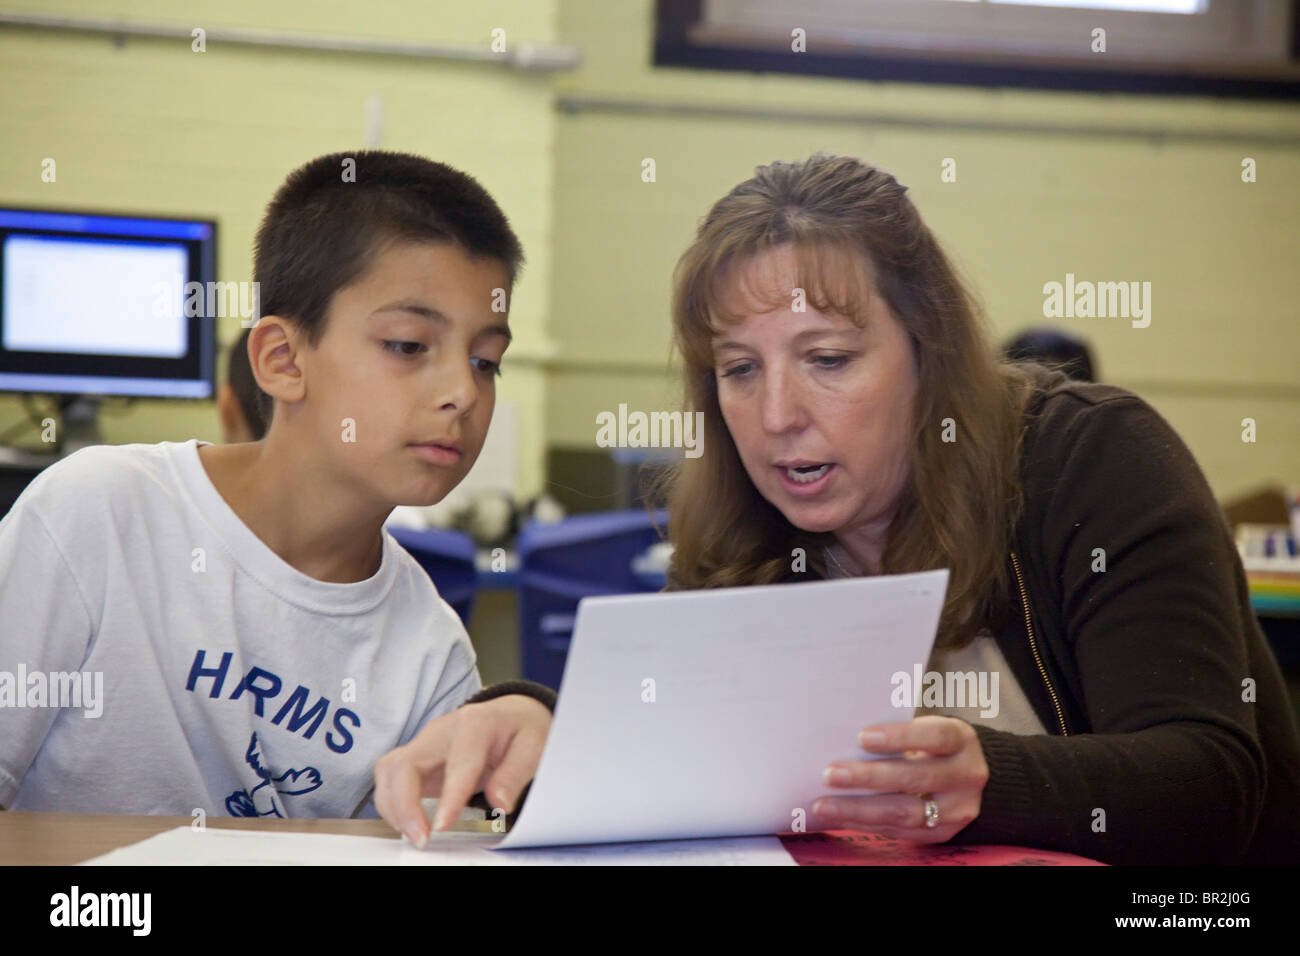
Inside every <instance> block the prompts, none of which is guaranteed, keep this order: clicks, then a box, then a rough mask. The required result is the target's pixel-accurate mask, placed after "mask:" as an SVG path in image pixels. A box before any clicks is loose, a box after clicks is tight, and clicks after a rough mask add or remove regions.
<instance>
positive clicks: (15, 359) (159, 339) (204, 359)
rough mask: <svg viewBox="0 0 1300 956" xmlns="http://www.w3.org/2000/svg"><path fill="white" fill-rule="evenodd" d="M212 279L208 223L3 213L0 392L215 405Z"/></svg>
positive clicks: (216, 307) (222, 298) (219, 304)
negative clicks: (194, 401)
mask: <svg viewBox="0 0 1300 956" xmlns="http://www.w3.org/2000/svg"><path fill="white" fill-rule="evenodd" d="M215 279H216V225H215V224H214V223H212V222H210V221H205V220H177V219H154V218H144V217H135V216H108V215H88V214H78V213H67V212H51V211H40V210H32V209H27V210H24V209H0V391H9V392H42V393H48V394H60V395H126V396H136V397H152V398H211V397H212V395H213V389H214V369H215V362H216V349H217V341H216V318H217V316H218V315H220V314H225V313H226V310H228V309H230V308H232V305H231V301H230V300H231V296H230V292H231V291H232V289H227V288H223V287H225V286H229V287H233V292H234V303H233V308H234V309H235V310H238V309H239V307H240V302H239V291H240V290H239V288H238V287H237V285H236V284H235V283H218V282H216V281H215ZM243 285H247V283H244V284H243ZM214 293H216V294H214ZM248 298H249V296H248V294H247V292H245V299H248ZM243 304H244V305H248V304H249V303H248V302H247V301H245V302H244V303H243ZM253 304H254V305H255V302H254V303H253Z"/></svg>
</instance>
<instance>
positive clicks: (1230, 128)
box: [548, 0, 1300, 497]
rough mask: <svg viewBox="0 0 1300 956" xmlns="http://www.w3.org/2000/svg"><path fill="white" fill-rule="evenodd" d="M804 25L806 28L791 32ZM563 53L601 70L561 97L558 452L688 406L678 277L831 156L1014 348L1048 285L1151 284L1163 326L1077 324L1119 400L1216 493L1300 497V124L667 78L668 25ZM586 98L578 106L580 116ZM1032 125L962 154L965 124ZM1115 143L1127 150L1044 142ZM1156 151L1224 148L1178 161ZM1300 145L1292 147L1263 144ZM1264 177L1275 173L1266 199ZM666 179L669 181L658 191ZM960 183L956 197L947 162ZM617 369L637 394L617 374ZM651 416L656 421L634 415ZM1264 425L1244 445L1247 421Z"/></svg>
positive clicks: (996, 97)
mask: <svg viewBox="0 0 1300 956" xmlns="http://www.w3.org/2000/svg"><path fill="white" fill-rule="evenodd" d="M792 23H794V25H797V22H795V21H793V20H792ZM559 36H560V39H561V40H562V41H563V42H566V43H572V44H576V45H578V46H579V47H581V48H582V50H583V55H584V64H583V67H582V68H581V69H580V70H579V71H576V72H573V73H569V74H566V75H564V76H561V77H558V78H557V80H556V87H557V96H558V97H559V99H560V104H561V105H565V103H566V102H567V103H568V107H569V108H567V109H562V110H561V113H560V119H559V133H558V144H559V149H558V153H557V156H556V176H557V179H556V182H557V194H556V203H557V208H558V209H559V210H562V211H563V212H562V213H561V214H560V215H559V216H557V219H556V234H555V274H554V281H553V284H552V290H553V296H554V303H553V306H552V310H551V311H552V314H553V315H554V317H555V319H554V322H553V325H552V332H553V336H554V338H555V339H556V343H557V347H558V351H559V354H560V355H562V356H564V359H565V363H566V364H565V365H564V366H563V367H561V368H558V369H557V370H556V373H555V374H554V375H553V376H552V385H551V390H550V396H551V414H550V416H549V417H548V427H549V435H550V438H551V440H552V441H553V442H557V443H564V444H591V443H592V442H593V440H594V435H595V428H596V426H595V416H596V414H597V413H598V412H599V411H602V410H613V409H616V408H617V406H618V403H619V402H622V401H626V402H628V403H629V405H630V406H631V407H642V408H645V407H659V406H651V405H650V403H653V402H668V401H670V400H671V396H672V395H673V394H674V392H675V382H674V381H673V378H672V376H671V375H670V374H667V373H666V372H665V358H666V356H667V354H668V347H669V346H668V342H669V337H668V311H667V310H668V296H669V277H670V274H671V271H672V267H673V265H674V263H675V262H676V259H677V257H678V255H680V253H681V252H682V250H683V249H684V248H685V246H686V244H687V243H688V242H689V240H690V238H691V235H692V233H693V231H694V228H695V226H696V224H697V222H698V221H699V219H700V218H701V217H703V215H704V214H705V213H706V212H707V211H708V208H709V206H710V205H711V204H712V203H713V202H714V201H715V200H717V199H718V198H720V197H721V196H722V195H723V194H725V193H726V192H727V191H728V190H729V189H730V188H731V187H732V186H734V185H735V184H736V183H738V182H740V181H741V180H743V179H745V178H747V177H748V176H749V175H751V173H752V171H753V168H754V167H755V166H757V165H761V164H763V163H767V162H770V161H772V160H777V159H784V160H793V159H799V158H803V157H806V156H807V155H809V154H810V153H811V152H813V151H815V150H818V149H824V150H828V151H831V152H838V153H846V154H850V155H854V156H858V157H861V158H862V159H864V160H866V161H868V162H872V163H875V164H876V165H879V166H882V167H884V168H885V169H887V170H889V171H890V172H893V173H894V174H895V175H897V176H898V178H899V179H900V180H901V181H902V182H903V183H905V184H907V185H908V186H909V187H910V191H911V195H912V196H913V197H914V200H915V202H916V203H917V205H918V207H919V208H920V210H921V213H922V215H923V216H925V218H926V220H927V222H928V223H929V224H930V225H931V227H932V228H933V229H934V230H935V231H936V233H937V234H938V236H939V237H940V239H941V241H942V242H943V243H944V244H945V246H946V247H947V248H948V249H949V251H950V252H951V253H952V254H953V256H954V257H955V258H956V259H957V261H958V263H959V264H960V265H961V266H962V268H963V269H964V271H965V272H966V274H967V275H968V276H969V278H970V279H971V280H972V282H973V284H974V286H975V288H976V289H977V291H978V292H979V293H980V295H981V297H982V298H983V300H984V302H985V304H986V307H987V309H988V312H989V316H990V321H991V324H992V326H993V328H994V329H995V335H996V337H997V339H998V340H999V341H1002V340H1004V339H1005V338H1007V337H1009V336H1010V335H1011V334H1012V333H1014V332H1016V331H1018V330H1020V329H1021V328H1023V327H1026V326H1029V325H1036V324H1048V323H1047V320H1045V319H1044V318H1043V315H1042V308H1043V298H1044V297H1043V293H1042V287H1043V284H1044V283H1045V282H1049V281H1058V282H1063V281H1064V278H1065V274H1066V273H1067V272H1073V273H1074V274H1075V275H1076V277H1077V278H1078V279H1092V280H1105V281H1120V280H1142V281H1149V282H1151V283H1152V307H1153V308H1152V321H1151V325H1150V327H1149V328H1145V329H1135V328H1132V326H1131V324H1130V322H1129V321H1128V320H1125V319H1114V318H1111V319H1101V318H1094V319H1083V318H1078V319H1064V320H1062V321H1061V323H1060V324H1061V325H1062V326H1064V327H1065V328H1067V329H1069V330H1071V331H1073V332H1075V333H1077V334H1080V335H1083V336H1085V337H1086V338H1087V339H1088V340H1089V341H1090V342H1091V343H1092V345H1093V347H1094V351H1095V354H1096V356H1097V359H1098V364H1099V369H1100V374H1101V377H1102V378H1103V379H1104V380H1106V381H1108V382H1112V383H1114V384H1117V385H1121V386H1123V387H1126V388H1131V389H1133V390H1134V391H1137V392H1138V393H1139V394H1141V395H1142V396H1143V397H1144V398H1146V399H1147V400H1148V401H1150V402H1151V403H1152V404H1153V405H1154V406H1155V407H1156V408H1157V409H1158V410H1159V411H1160V412H1161V413H1162V414H1163V415H1164V416H1165V417H1166V418H1168V419H1169V420H1170V421H1171V423H1172V424H1173V425H1174V426H1175V427H1176V428H1177V429H1178V431H1179V432H1180V434H1181V435H1182V436H1183V437H1184V439H1185V440H1186V441H1187V443H1188V445H1189V446H1190V447H1191V448H1192V451H1193V452H1194V453H1195V454H1196V456H1197V458H1198V460H1199V461H1200V463H1201V465H1202V467H1203V468H1204V470H1205V471H1206V473H1207V475H1208V477H1209V479H1210V481H1211V484H1212V485H1213V486H1214V488H1215V491H1216V492H1217V493H1218V494H1219V495H1220V496H1221V497H1226V496H1229V495H1231V494H1234V493H1236V492H1239V491H1242V490H1245V489H1249V488H1252V487H1254V486H1255V485H1257V484H1260V483H1263V482H1267V481H1275V480H1276V481H1294V482H1296V483H1297V484H1300V441H1298V440H1297V439H1300V371H1298V370H1297V362H1298V361H1300V306H1298V305H1297V301H1298V300H1297V296H1296V293H1295V286H1294V281H1295V276H1296V272H1297V269H1296V264H1297V263H1298V262H1300V227H1298V226H1297V223H1300V189H1297V188H1296V183H1297V182H1300V149H1297V147H1296V145H1295V143H1296V140H1297V139H1298V138H1300V107H1297V106H1296V105H1294V104H1285V103H1283V104H1278V103H1261V102H1245V101H1233V100H1213V99H1208V98H1192V97H1139V96H1124V95H1087V94H1072V93H1049V92H1037V91H1013V90H981V89H975V88H969V89H966V88H953V87H941V86H923V85H906V84H890V83H868V82H860V81H846V80H837V79H832V78H813V77H806V78H805V77H793V76H782V75H775V74H773V75H754V74H746V73H733V72H724V71H699V70H686V69H666V68H654V67H652V66H651V65H650V64H651V44H652V3H651V2H650V0H638V2H630V3H603V2H600V0H561V4H560V25H559ZM566 98H568V99H566ZM591 100H602V101H615V102H617V103H619V104H621V105H624V106H628V107H634V108H643V107H646V106H651V105H665V104H683V105H686V106H694V107H699V106H719V107H722V108H724V109H725V108H729V107H730V108H734V107H742V108H743V107H760V108H769V109H773V110H791V111H796V112H799V113H806V114H812V113H815V112H818V111H821V112H823V113H836V114H844V115H846V116H848V117H852V116H854V115H857V116H867V117H871V116H876V117H883V118H885V119H888V120H891V121H897V124H896V123H893V122H891V123H889V124H885V123H871V122H867V121H853V120H852V119H848V120H845V121H806V120H802V119H799V120H794V119H785V118H774V119H755V118H748V117H740V116H736V117H728V116H726V115H718V116H709V117H704V118H700V117H693V116H689V115H685V114H684V113H682V112H680V111H677V112H674V111H673V110H671V109H669V110H666V111H660V112H640V113H638V112H628V111H626V110H619V109H609V108H590V106H584V105H583V102H584V101H587V102H589V101H591ZM946 121H949V122H958V121H960V122H971V121H975V122H980V121H983V122H986V123H1006V124H1024V125H1028V126H1036V127H1039V128H1040V130H1041V131H1033V132H1016V133H1012V132H998V131H963V130H959V129H957V128H955V127H953V126H946V125H945V122H946ZM1044 127H1076V128H1085V129H1086V128H1093V127H1118V128H1120V129H1121V132H1123V131H1126V130H1131V131H1132V132H1131V134H1124V135H1108V136H1099V135H1088V134H1086V133H1078V132H1068V131H1057V132H1053V131H1051V130H1047V129H1042V128H1044ZM1153 130H1172V131H1177V132H1183V133H1194V134H1197V135H1198V136H1204V134H1207V133H1208V134H1209V135H1208V136H1204V138H1203V140H1198V139H1191V138H1186V137H1184V138H1179V137H1177V136H1173V137H1169V138H1167V139H1166V140H1165V141H1163V142H1162V141H1160V140H1159V139H1157V138H1154V137H1153V136H1151V135H1150V133H1151V131H1153ZM1260 134H1268V135H1276V134H1289V135H1290V136H1291V138H1292V140H1291V143H1290V144H1289V145H1288V144H1284V145H1270V144H1269V143H1266V142H1263V141H1256V140H1252V137H1253V136H1258V135H1260ZM1243 156H1251V157H1254V158H1255V159H1256V160H1257V163H1258V182H1256V183H1253V184H1245V183H1243V182H1242V181H1241V177H1240V169H1241V165H1240V164H1241V159H1242V157H1243ZM644 157H653V158H654V159H655V160H656V163H657V178H658V181H657V182H655V183H653V184H648V183H643V182H642V181H641V177H640V172H641V166H640V164H641V160H642V159H643V158H644ZM945 157H952V158H955V159H956V160H957V168H958V177H957V182H956V183H947V184H945V183H942V182H941V181H940V162H941V160H942V159H943V158H945ZM614 368H617V369H618V373H617V374H612V369H614ZM638 402H639V403H641V404H640V405H639V406H638V404H637V403H638ZM1247 416H1249V417H1253V418H1255V419H1256V420H1257V422H1258V442H1257V443H1256V444H1253V445H1252V444H1243V443H1242V441H1241V437H1240V435H1241V420H1242V419H1243V418H1245V417H1247Z"/></svg>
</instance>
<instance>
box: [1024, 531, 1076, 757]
mask: <svg viewBox="0 0 1300 956" xmlns="http://www.w3.org/2000/svg"><path fill="white" fill-rule="evenodd" d="M1011 565H1012V567H1014V568H1015V570H1016V583H1017V584H1019V585H1020V605H1021V607H1023V608H1024V610H1025V630H1026V631H1027V632H1028V633H1029V649H1030V650H1031V651H1033V653H1034V663H1035V664H1037V665H1038V673H1039V675H1041V676H1042V678H1043V683H1044V684H1046V685H1047V693H1048V694H1050V695H1051V697H1052V706H1053V707H1054V708H1056V719H1057V721H1058V722H1059V723H1060V725H1061V736H1062V737H1068V736H1069V735H1070V732H1069V731H1068V730H1067V729H1066V727H1065V712H1064V711H1062V710H1061V701H1060V699H1059V698H1058V697H1057V696H1056V689H1055V688H1054V687H1052V682H1051V681H1050V680H1049V679H1048V677H1047V668H1045V667H1043V659H1042V658H1041V657H1039V656H1038V641H1037V640H1036V639H1035V638H1034V625H1033V622H1031V621H1030V619H1029V592H1028V591H1026V590H1025V579H1024V578H1022V577H1021V576H1020V561H1019V560H1017V558H1016V553H1015V552H1014V551H1013V552H1011Z"/></svg>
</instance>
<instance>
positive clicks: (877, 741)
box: [858, 730, 885, 750]
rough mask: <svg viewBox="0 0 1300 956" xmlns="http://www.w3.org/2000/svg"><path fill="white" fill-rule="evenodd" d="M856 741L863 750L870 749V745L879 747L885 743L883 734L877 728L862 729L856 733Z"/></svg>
mask: <svg viewBox="0 0 1300 956" xmlns="http://www.w3.org/2000/svg"><path fill="white" fill-rule="evenodd" d="M858 743H859V744H861V745H862V748H863V749H864V750H870V749H871V748H872V747H880V746H883V745H884V743H885V735H884V734H882V733H881V732H880V731H878V730H873V731H870V732H868V731H865V730H864V731H863V732H862V733H860V734H858Z"/></svg>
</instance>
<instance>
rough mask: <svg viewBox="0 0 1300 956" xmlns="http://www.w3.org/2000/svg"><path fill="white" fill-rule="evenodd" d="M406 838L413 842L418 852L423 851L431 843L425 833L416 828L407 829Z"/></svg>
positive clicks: (409, 827)
mask: <svg viewBox="0 0 1300 956" xmlns="http://www.w3.org/2000/svg"><path fill="white" fill-rule="evenodd" d="M406 838H407V839H408V840H410V841H411V843H412V844H413V845H414V846H415V848H416V849H417V850H423V849H424V845H425V844H426V843H428V842H429V838H428V837H427V836H425V835H424V831H423V830H419V829H417V828H416V827H415V826H408V827H407V829H406Z"/></svg>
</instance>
